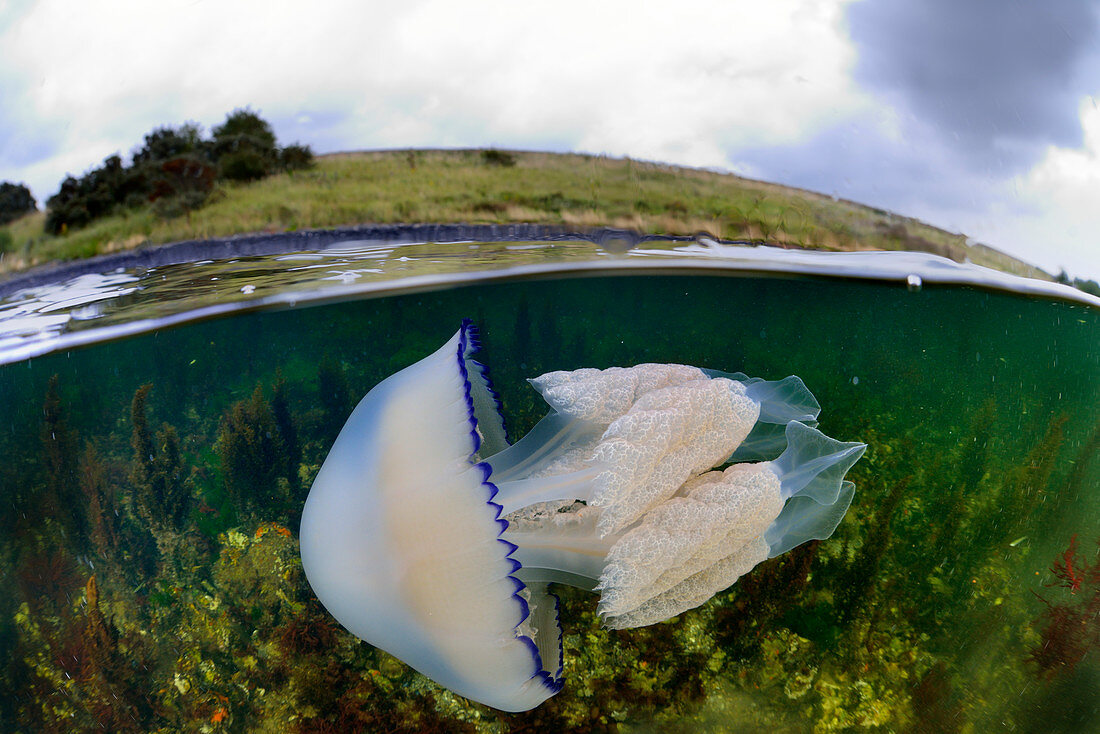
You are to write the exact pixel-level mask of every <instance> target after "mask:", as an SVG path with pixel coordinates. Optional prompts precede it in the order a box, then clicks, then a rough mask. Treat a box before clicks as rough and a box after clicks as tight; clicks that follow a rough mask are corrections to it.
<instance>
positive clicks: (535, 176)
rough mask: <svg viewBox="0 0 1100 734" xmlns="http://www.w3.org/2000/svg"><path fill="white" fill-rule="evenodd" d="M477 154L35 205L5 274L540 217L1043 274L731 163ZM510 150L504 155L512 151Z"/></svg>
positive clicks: (388, 154) (374, 159) (15, 228)
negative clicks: (197, 204) (170, 200)
mask: <svg viewBox="0 0 1100 734" xmlns="http://www.w3.org/2000/svg"><path fill="white" fill-rule="evenodd" d="M508 155H511V156H513V157H514V160H515V165H513V166H507V165H490V164H489V162H490V160H492V159H489V158H487V157H486V156H485V155H484V153H483V152H482V151H477V150H469V151H385V152H364V153H339V154H333V155H327V156H322V157H320V158H319V159H318V160H317V163H316V165H315V166H314V167H313V168H311V169H309V170H306V171H297V172H294V173H288V174H283V175H279V176H274V177H271V178H268V179H265V180H263V181H260V182H257V183H253V184H220V185H219V187H218V189H217V190H216V191H215V194H214V197H213V200H212V203H210V204H208V205H207V206H206V207H204V208H203V209H201V210H199V211H196V212H193V213H192V214H191V215H190V217H178V218H175V219H169V220H163V219H160V218H158V217H157V216H156V215H155V214H154V213H153V211H152V208H151V207H147V208H145V209H141V210H134V211H129V212H126V213H123V214H119V215H116V216H112V217H108V218H105V219H102V220H99V221H97V222H95V223H93V224H92V225H91V226H89V227H86V228H84V229H81V230H78V231H75V232H71V233H67V234H65V235H61V236H56V237H54V236H48V235H45V234H43V233H42V221H43V219H44V215H43V214H41V213H38V214H33V215H30V216H28V217H24V218H23V219H20V220H18V221H16V222H13V223H11V224H10V225H7V227H6V229H8V230H9V231H10V232H11V235H12V241H13V246H12V248H11V249H12V251H10V252H8V253H5V254H4V257H3V259H2V260H0V273H3V272H11V271H15V270H21V269H24V268H27V267H31V266H34V265H38V264H41V263H45V262H49V261H53V260H68V259H75V258H82V257H88V256H91V255H96V254H100V253H106V252H114V251H118V250H124V249H129V248H133V247H137V246H141V245H145V244H160V243H166V242H175V241H179V240H187V239H201V238H207V237H219V236H226V235H233V234H242V233H248V232H285V231H292V230H296V229H315V228H327V227H337V226H341V225H354V224H366V223H379V224H381V223H397V222H406V223H414V222H433V223H435V222H439V223H451V222H466V223H473V224H479V223H486V224H490V223H512V222H535V223H541V224H553V225H562V226H566V227H570V228H576V229H588V228H594V227H604V226H610V227H621V228H627V229H633V230H637V231H640V232H647V233H657V234H670V235H671V234H696V233H699V232H706V233H709V234H711V235H713V236H716V237H723V238H729V239H745V240H752V241H757V242H768V243H771V244H778V245H782V246H788V247H800V248H812V249H819V250H921V251H925V252H932V253H935V254H939V255H944V256H946V257H950V258H952V259H955V260H960V261H961V260H964V259H970V260H971V261H973V262H976V263H979V264H983V265H988V266H990V267H996V268H998V269H1001V270H1008V271H1009V272H1014V273H1017V274H1021V275H1029V276H1033V277H1048V276H1046V274H1044V273H1042V271H1040V270H1038V269H1037V268H1033V267H1031V266H1029V265H1026V264H1025V263H1022V262H1020V261H1017V260H1014V259H1012V258H1010V257H1008V256H1005V255H1003V254H1002V253H999V252H997V251H995V250H991V249H989V248H984V247H971V246H969V245H967V244H966V238H965V237H964V236H963V235H960V234H953V233H950V232H946V231H944V230H940V229H936V228H935V227H931V226H929V225H926V224H923V223H921V222H918V221H917V220H914V219H909V218H906V217H900V216H897V215H894V214H891V213H889V212H884V211H881V210H877V209H871V208H869V207H866V206H862V205H859V204H855V203H853V202H849V201H844V200H836V199H833V198H831V197H828V196H824V195H821V194H817V193H813V192H809V191H803V190H800V189H793V188H789V187H785V186H779V185H776V184H769V183H764V182H760V181H752V180H749V179H744V178H740V177H738V176H733V175H729V174H719V173H713V172H709V171H703V170H698V169H691V168H679V167H675V166H667V165H661V164H654V163H642V162H638V161H633V160H630V159H612V158H605V157H599V156H585V155H574V154H554V153H520V152H517V153H510V154H508ZM504 157H505V158H506V157H507V156H504Z"/></svg>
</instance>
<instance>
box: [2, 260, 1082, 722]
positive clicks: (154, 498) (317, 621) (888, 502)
mask: <svg viewBox="0 0 1100 734" xmlns="http://www.w3.org/2000/svg"><path fill="white" fill-rule="evenodd" d="M465 316H469V317H471V318H473V319H475V320H476V321H477V322H478V323H479V325H480V326H481V328H482V334H483V337H484V342H485V351H484V352H483V354H482V355H481V357H482V359H483V361H485V362H487V363H488V364H489V365H490V367H491V369H492V370H493V377H494V381H495V383H496V386H497V389H498V391H499V392H500V394H501V398H502V400H503V404H504V413H505V417H506V421H507V425H508V429H509V435H510V436H511V437H512V438H515V437H518V436H520V435H522V433H523V432H525V431H526V430H527V429H529V428H530V427H531V426H532V425H533V424H534V423H535V421H536V420H537V419H538V418H540V417H541V415H542V414H543V413H544V411H545V406H544V405H543V404H542V402H541V399H540V398H539V397H538V396H537V394H536V393H535V392H534V390H532V389H531V388H530V387H529V386H527V384H526V382H525V381H524V378H527V377H533V376H536V375H538V374H540V373H542V372H545V371H549V370H556V369H575V368H578V367H600V368H602V367H609V366H613V365H632V364H637V363H641V362H672V363H683V364H691V365H695V366H699V367H706V368H713V369H718V370H723V371H729V372H732V371H743V372H745V373H747V374H749V375H752V376H759V377H764V378H768V379H777V378H781V377H784V376H786V375H788V374H795V375H798V376H800V377H801V378H802V379H803V380H804V381H805V383H806V384H807V385H808V386H809V388H810V389H811V390H812V391H813V393H814V394H815V395H816V396H817V398H818V400H819V401H820V403H821V405H822V406H823V410H822V414H821V419H820V427H821V430H822V431H824V432H825V433H826V434H828V435H829V436H833V437H835V438H837V439H839V440H842V441H853V440H859V441H864V442H866V443H867V444H868V445H869V448H868V451H867V454H866V456H865V457H864V459H863V460H861V461H860V462H859V463H858V464H857V465H856V466H855V467H854V469H853V470H852V471H851V472H850V473H849V477H848V478H849V479H852V480H854V481H855V482H856V485H857V490H856V496H855V501H854V503H853V505H852V508H851V510H850V511H849V513H848V515H847V516H846V518H845V520H844V521H843V523H842V524H841V525H840V527H839V528H838V530H837V532H836V534H835V535H834V536H833V537H832V538H830V539H829V540H827V541H824V542H819V543H812V544H808V545H806V546H802V547H801V548H799V549H796V550H795V551H793V552H791V553H788V554H786V555H784V556H781V557H779V558H776V559H774V560H772V561H769V562H766V563H764V564H762V565H760V566H758V567H757V568H756V569H755V570H754V571H752V572H751V573H750V574H749V575H748V576H746V577H744V578H742V579H741V580H740V581H739V582H738V584H737V585H735V586H734V587H732V588H731V589H729V590H728V591H726V592H723V593H720V594H718V595H717V596H716V597H715V598H714V599H712V600H711V601H710V602H709V603H707V604H705V605H704V606H702V607H700V608H698V609H696V610H693V611H691V612H687V613H684V614H682V615H680V616H679V617H677V618H674V619H673V620H671V621H669V622H666V623H663V624H658V625H654V626H651V627H646V628H642V629H637V630H627V631H620V632H610V631H607V630H603V629H601V628H600V626H599V621H598V618H597V617H596V614H595V606H596V597H595V596H594V595H590V594H587V593H584V592H580V591H576V590H572V589H566V588H563V589H560V590H559V591H560V593H561V596H562V614H561V617H562V623H563V627H564V640H563V642H564V646H565V688H564V690H563V691H562V692H561V693H560V694H558V695H557V696H555V697H554V698H552V699H550V700H549V701H547V702H546V703H545V704H543V705H542V706H540V707H539V708H537V709H535V710H534V711H531V712H528V713H523V714H501V713H499V712H496V711H493V710H491V709H488V708H485V707H483V706H479V705H476V704H471V703H469V702H467V701H465V700H464V699H461V698H459V697H457V696H455V695H453V694H451V693H450V692H448V691H446V690H444V689H441V688H439V687H437V686H435V685H434V684H432V683H431V682H430V681H428V680H427V679H425V678H423V677H422V676H420V675H419V674H417V673H415V672H413V671H412V670H411V669H409V668H407V667H406V666H404V665H403V664H402V663H400V662H399V661H397V660H395V659H394V658H392V657H390V656H388V655H386V654H385V653H382V652H380V651H378V650H376V649H374V648H372V647H370V646H369V645H366V644H361V643H358V642H357V641H356V640H355V638H353V637H352V636H350V635H349V634H347V633H346V632H344V631H343V630H342V629H340V628H339V626H338V625H337V624H336V623H335V622H334V621H333V620H332V619H331V618H330V617H329V616H328V614H327V613H326V612H325V611H324V609H323V608H322V607H321V606H320V605H319V604H318V603H317V602H316V600H315V599H314V597H313V595H312V593H311V591H310V589H309V587H308V584H307V583H306V582H305V579H304V576H303V574H302V570H301V565H300V561H299V559H298V550H297V543H296V536H297V523H298V519H299V516H300V512H301V506H302V503H303V501H304V498H305V495H306V492H307V491H308V488H309V485H310V482H311V480H312V477H313V476H314V474H315V473H316V471H317V469H318V468H319V466H320V464H321V462H322V461H323V459H324V457H325V454H326V451H327V448H328V446H329V445H330V444H331V441H332V440H333V439H334V437H335V435H336V433H337V432H338V431H339V429H340V427H341V425H342V424H343V420H344V419H345V418H346V417H347V415H348V413H349V412H350V410H351V408H352V407H353V406H354V403H355V402H356V401H357V400H358V399H359V398H360V397H361V396H362V395H363V394H365V393H366V391H367V390H369V389H370V388H371V387H372V386H373V385H374V384H376V383H377V382H378V381H379V380H381V379H382V378H383V377H385V376H387V375H389V374H391V373H393V372H395V371H397V370H399V369H401V368H403V367H405V366H407V365H409V364H411V363H413V362H415V361H417V360H418V359H420V358H421V357H423V356H425V355H426V354H428V353H430V352H432V351H434V350H435V349H436V348H438V347H439V346H440V345H441V344H443V342H444V341H446V340H447V339H448V338H449V337H450V336H451V335H452V334H453V333H454V332H455V330H456V329H457V328H458V326H459V322H460V320H461V319H462V318H463V317H465ZM147 384H151V385H152V387H151V388H150V389H149V390H148V391H144V390H143V391H141V392H140V393H138V391H139V389H140V388H141V387H142V386H143V385H147ZM135 393H138V400H137V401H135ZM142 397H144V398H145V399H144V401H143V400H142V399H141V398H142ZM143 403H144V404H143ZM143 419H144V420H143ZM0 455H2V456H3V457H4V460H3V462H2V463H0V489H2V493H0V502H2V503H3V504H2V508H3V510H2V512H0V578H3V580H4V581H3V583H4V588H5V590H6V591H7V592H8V593H5V594H2V595H0V729H2V730H4V731H25V732H37V731H66V732H68V731H74V730H84V729H87V730H101V729H102V730H108V731H127V730H133V731H148V730H157V729H160V730H163V731H279V732H283V731H294V730H298V731H357V730H358V731H425V730H432V731H475V730H476V731H508V730H513V729H514V730H519V731H535V730H547V731H553V730H562V729H565V728H568V727H577V728H580V729H583V730H597V731H601V730H644V731H648V730H652V729H654V728H657V729H661V730H671V731H695V730H698V729H700V728H704V729H710V730H726V731H769V732H771V731H783V732H787V731H790V732H801V731H820V732H828V731H923V732H956V731H957V732H971V731H973V732H982V731H992V730H995V729H996V730H998V731H1021V732H1025V731H1036V730H1040V729H1041V730H1042V731H1045V732H1060V731H1064V732H1087V731H1100V708H1098V707H1100V704H1098V703H1097V701H1098V700H1100V695H1098V693H1100V621H1098V619H1100V617H1098V615H1100V560H1098V559H1097V550H1098V547H1100V546H1098V545H1097V542H1098V541H1100V310H1098V309H1096V308H1090V307H1089V306H1086V305H1075V304H1070V303H1066V302H1061V301H1057V300H1051V299H1035V298H1026V297H1021V296H1014V295H1011V294H1007V293H1000V292H992V291H984V290H978V289H974V288H967V287H959V286H935V287H929V286H926V287H924V288H923V289H919V290H915V291H914V290H907V289H906V288H904V287H899V286H896V285H887V284H874V283H867V282H862V281H856V280H841V279H819V280H811V279H786V278H749V277H723V276H700V275H693V276H647V275H631V276H619V277H584V278H572V279H570V278H561V279H553V280H525V281H513V282H505V283H497V284H492V285H473V286H463V287H459V288H454V289H449V290H439V291H432V292H421V293H414V294H408V295H397V296H388V297H385V298H376V299H370V300H360V301H354V302H346V303H340V304H335V305H326V306H315V307H310V308H300V309H292V310H286V311H279V312H266V313H259V314H248V315H243V316H235V317H231V318H225V319H221V320H214V321H208V322H204V323H197V324H191V325H187V326H182V327H178V328H173V329H166V330H161V331H159V332H155V333H152V334H148V335H144V336H139V337H133V338H130V339H127V340H123V341H116V342H111V343H104V344H98V345H93V346H90V347H85V348H81V349H79V350H74V351H72V352H68V353H59V354H53V355H50V356H46V357H39V358H35V359H33V360H31V361H29V362H20V363H15V364H10V365H6V366H4V367H0ZM1073 539H1075V540H1073ZM1071 542H1073V543H1074V546H1073V550H1074V553H1073V554H1071V555H1069V556H1068V559H1069V561H1068V564H1069V565H1068V568H1066V566H1064V565H1063V566H1062V568H1065V569H1066V570H1064V571H1063V573H1062V577H1061V578H1059V577H1058V576H1057V575H1056V574H1055V573H1054V572H1053V571H1052V566H1054V564H1055V562H1056V561H1058V562H1060V563H1063V564H1065V563H1066V561H1065V560H1064V559H1065V558H1067V556H1065V555H1064V554H1066V553H1067V550H1068V549H1069V548H1070V544H1071ZM1090 566H1091V569H1090ZM1090 570H1091V575H1090ZM93 576H94V582H92V581H90V579H92V578H93ZM1063 583H1064V584H1065V586H1061V585H1059V584H1063ZM1068 587H1075V588H1068Z"/></svg>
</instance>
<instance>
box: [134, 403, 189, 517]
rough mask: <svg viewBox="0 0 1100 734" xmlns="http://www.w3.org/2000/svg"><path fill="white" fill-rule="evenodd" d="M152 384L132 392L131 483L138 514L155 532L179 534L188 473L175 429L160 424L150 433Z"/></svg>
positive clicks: (185, 510) (184, 513)
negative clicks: (176, 532)
mask: <svg viewBox="0 0 1100 734" xmlns="http://www.w3.org/2000/svg"><path fill="white" fill-rule="evenodd" d="M152 389H153V385H152V384H151V383H149V384H145V385H142V386H141V387H139V388H138V389H137V390H136V391H135V392H134V397H133V400H132V401H131V403H130V417H131V421H132V425H133V430H132V432H131V436H130V445H131V447H132V448H133V460H132V469H131V475H130V476H131V482H132V484H133V487H134V495H135V498H136V501H137V508H138V511H139V512H140V513H141V514H142V516H143V517H144V519H145V520H146V521H147V522H148V523H149V524H150V526H151V527H152V528H154V529H155V530H158V531H179V530H182V529H183V528H184V527H185V524H186V520H187V517H188V513H189V511H190V507H191V499H192V498H191V490H192V485H191V481H190V474H189V472H187V471H185V468H184V464H183V457H182V455H181V452H180V439H179V435H178V434H177V433H176V429H175V428H174V427H173V426H170V425H168V424H167V423H165V424H162V425H161V427H160V429H159V430H158V431H157V433H156V435H155V436H154V435H152V433H151V432H150V430H149V422H148V417H147V416H146V407H145V405H146V402H147V400H148V397H149V392H150V391H151V390H152Z"/></svg>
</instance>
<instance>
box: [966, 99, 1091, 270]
mask: <svg viewBox="0 0 1100 734" xmlns="http://www.w3.org/2000/svg"><path fill="white" fill-rule="evenodd" d="M1080 119H1081V128H1082V130H1083V131H1084V145H1083V147H1081V148H1061V147H1057V146H1050V147H1049V148H1048V149H1047V151H1046V154H1045V155H1044V157H1043V159H1042V160H1041V161H1040V162H1039V163H1038V164H1037V165H1036V166H1034V167H1033V168H1032V169H1031V170H1030V171H1028V172H1027V173H1025V174H1023V175H1020V176H1017V177H1016V178H1015V179H1014V180H1013V181H1012V182H1011V195H1006V197H1005V199H1004V201H1005V206H1003V207H1002V208H1001V209H1000V210H995V211H993V212H991V214H992V215H993V216H992V217H991V220H994V221H988V222H987V224H986V232H982V233H981V234H982V236H983V237H985V238H988V239H989V241H991V242H994V243H996V244H997V245H998V246H1000V247H1001V248H1002V249H1004V250H1006V251H1008V252H1012V253H1015V254H1016V255H1017V256H1019V257H1021V258H1024V259H1027V260H1029V261H1031V262H1034V263H1036V264H1037V265H1039V266H1040V267H1042V268H1044V269H1045V270H1047V271H1049V272H1052V273H1057V272H1058V271H1059V270H1061V269H1062V268H1065V269H1066V270H1068V271H1069V273H1070V274H1071V275H1075V276H1077V277H1087V278H1094V279H1096V278H1100V104H1098V100H1097V99H1096V98H1087V99H1085V100H1083V101H1082V103H1081V107H1080ZM1007 188H1008V186H1006V189H1007Z"/></svg>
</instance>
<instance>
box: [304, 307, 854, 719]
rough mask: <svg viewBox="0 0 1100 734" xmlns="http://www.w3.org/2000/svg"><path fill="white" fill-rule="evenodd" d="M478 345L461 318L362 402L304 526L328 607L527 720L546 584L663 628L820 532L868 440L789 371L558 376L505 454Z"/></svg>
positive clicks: (472, 694)
mask: <svg viewBox="0 0 1100 734" xmlns="http://www.w3.org/2000/svg"><path fill="white" fill-rule="evenodd" d="M478 347H479V343H478V335H477V331H476V329H475V327H474V326H473V325H472V324H471V323H470V322H469V321H468V320H467V321H465V322H463V324H462V327H461V328H460V329H459V331H458V332H457V333H456V334H455V335H454V336H453V337H452V338H451V339H450V340H449V341H448V342H447V343H446V344H444V345H443V346H442V347H441V348H440V349H439V350H438V351H436V352H435V353H434V354H431V355H430V356H427V357H425V358H424V359H422V360H421V361H419V362H417V363H416V364H413V365H412V366H410V367H407V368H406V369H404V370H401V371H400V372H398V373H396V374H394V375H391V376H390V377H388V378H387V379H385V380H383V381H382V382H381V383H379V384H378V385H377V386H375V387H374V388H373V389H372V390H371V391H370V392H369V393H367V395H366V397H364V398H363V400H362V401H361V402H360V403H359V405H358V406H357V407H356V408H355V410H354V411H353V413H352V414H351V417H350V418H349V419H348V421H347V424H346V425H345V426H344V428H343V429H342V431H341V432H340V434H339V436H338V437H337V439H336V442H335V443H334V444H333V446H332V449H331V450H330V452H329V454H328V457H327V458H326V460H325V462H324V464H323V466H322V467H321V470H320V472H319V473H318V474H317V478H316V480H315V481H314V483H313V486H312V488H311V489H310V492H309V496H308V498H307V499H306V504H305V508H304V510H303V513H302V527H301V550H302V564H303V567H304V569H305V573H306V577H307V578H308V580H309V583H310V585H311V586H312V588H313V590H314V592H315V593H316V594H317V597H318V599H319V600H320V601H321V602H322V603H323V604H324V606H325V607H326V608H327V609H328V611H329V612H330V613H331V614H332V615H333V616H334V617H335V618H336V619H337V620H338V621H339V622H340V623H341V624H342V625H344V627H346V628H347V629H348V630H350V631H351V632H352V633H353V634H355V635H356V636H358V637H360V638H362V639H363V640H365V641H367V642H369V643H370V644H372V645H375V646H376V647H379V648H381V649H383V650H386V651H387V652H389V653H391V654H392V655H394V656H396V657H398V658H400V659H401V660H403V661H404V662H406V663H408V664H409V665H411V666H412V667H413V668H415V669H417V670H418V671H420V672H421V673H423V674H424V675H426V676H428V677H429V678H432V679H433V680H435V681H436V682H437V683H439V684H440V685H443V686H446V687H447V688H450V689H451V690H452V691H454V692H455V693H457V694H459V695H462V696H465V697H467V698H469V699H472V700H474V701H478V702H481V703H484V704H486V705H489V706H492V707H494V708H497V709H500V710H504V711H525V710H528V709H531V708H534V707H535V706H537V705H539V704H540V703H542V702H543V701H545V700H546V699H547V698H549V697H550V696H552V695H554V694H555V693H557V692H558V691H559V690H561V688H562V666H563V652H562V644H561V637H562V631H561V630H562V628H561V620H560V619H559V614H558V604H557V598H556V597H555V596H554V595H553V594H552V593H551V592H550V590H549V584H551V583H560V584H569V585H572V586H577V587H581V588H584V589H589V590H592V591H595V592H598V593H599V595H600V599H599V603H598V607H597V609H598V612H599V614H600V615H601V618H602V619H603V621H604V623H605V625H607V626H608V627H611V628H616V629H621V628H628V627H638V626H642V625H648V624H653V623H656V622H661V621H663V620H666V619H669V618H671V617H673V616H675V615H677V614H680V613H682V612H684V611H686V610H689V609H691V608H693V607H696V606H698V605H700V604H703V603H704V602H706V601H707V600H708V599H710V598H711V596H713V595H714V594H716V593H717V592H719V591H721V590H723V589H725V588H727V587H729V586H730V585H731V584H733V583H734V582H735V581H736V580H737V579H738V578H739V577H740V576H742V575H743V574H745V573H747V572H748V571H750V570H751V569H752V568H753V567H754V566H756V564H758V563H760V562H761V561H763V560H765V559H767V558H769V557H773V556H776V555H778V554H780V553H784V552H786V551H787V550H790V549H791V548H793V547H795V546H796V545H798V544H800V543H803V542H805V541H807V540H810V539H812V538H826V537H828V536H829V535H830V534H832V532H833V530H834V529H835V528H836V526H837V524H838V523H839V522H840V520H841V519H842V518H843V516H844V514H845V512H846V511H847V509H848V505H849V504H850V502H851V500H852V493H853V491H854V485H853V484H852V483H851V482H847V481H844V475H845V473H846V472H847V471H848V469H849V468H850V467H851V466H852V465H853V464H854V463H855V462H856V461H857V460H858V459H859V457H860V456H861V455H862V453H863V451H864V449H865V448H866V447H865V445H864V444H861V443H844V442H840V441H835V440H833V439H831V438H828V437H826V436H825V435H823V434H822V433H821V432H819V431H818V430H816V428H815V426H816V423H815V419H816V418H817V415H818V412H819V410H820V408H819V406H818V404H817V401H816V400H815V399H814V397H813V395H812V394H810V392H809V391H808V390H807V389H806V387H805V385H803V383H802V381H801V380H799V379H798V378H797V377H788V378H786V379H784V380H779V381H775V382H768V381H765V380H760V379H750V378H748V377H746V376H745V375H742V374H739V373H735V374H726V373H721V372H714V371H708V370H702V369H699V368H696V367H690V366H687V365H679V364H641V365H637V366H634V367H626V368H618V367H613V368H610V369H605V370H596V369H579V370H575V371H571V372H551V373H548V374H545V375H542V376H541V377H537V378H535V379H533V380H531V381H530V382H531V384H532V386H533V387H534V388H535V389H536V390H537V391H538V392H539V393H540V394H541V395H542V397H543V399H544V400H545V401H546V403H547V404H548V405H549V407H550V411H549V413H548V414H547V415H546V417H545V418H543V419H542V420H541V421H540V422H539V423H538V424H537V425H536V426H535V427H534V428H533V429H532V430H531V432H530V433H528V434H527V435H526V436H524V437H523V438H522V439H520V440H519V441H517V442H516V443H514V444H509V442H508V440H507V438H506V436H505V430H504V421H503V418H502V417H501V411H500V408H501V406H500V401H499V399H498V397H497V394H496V392H495V391H494V390H493V386H492V382H491V380H490V379H489V373H488V370H487V368H486V367H485V366H484V365H482V364H480V363H479V362H477V361H475V360H474V359H473V355H474V353H475V352H476V351H477V350H478ZM769 454H770V456H771V457H772V460H770V461H755V462H750V461H748V460H747V459H750V458H752V459H760V458H763V457H765V456H768V455H769ZM731 462H732V463H731ZM726 464H729V465H728V466H726V468H724V469H721V470H719V469H718V468H717V467H721V466H723V465H726Z"/></svg>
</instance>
